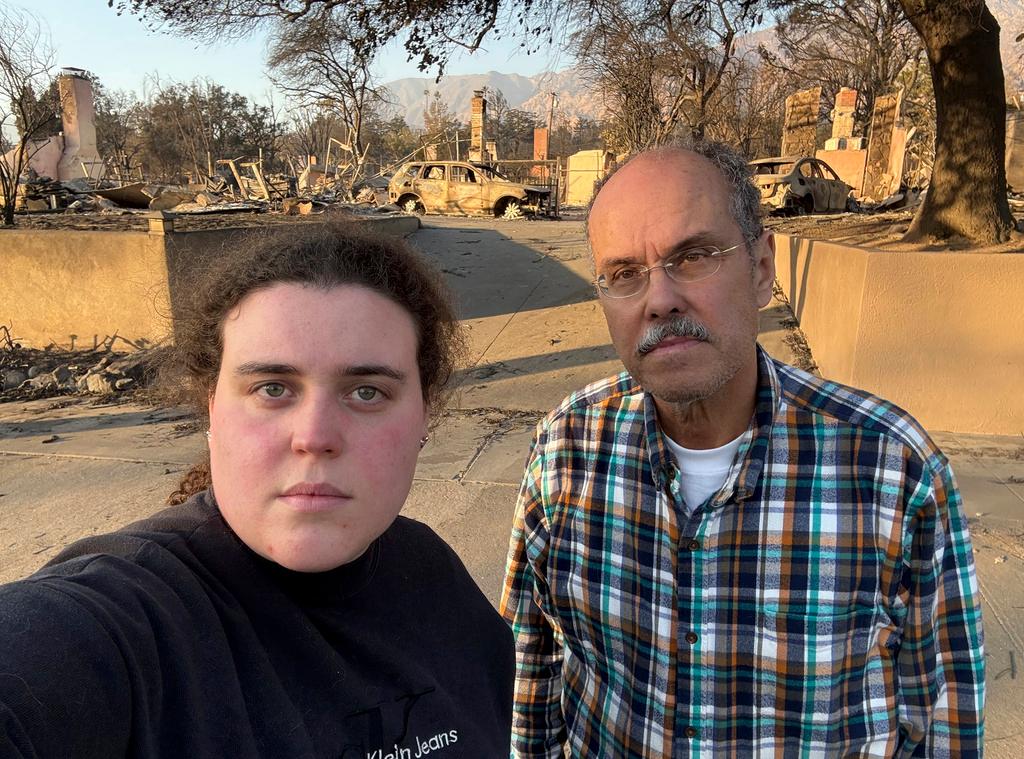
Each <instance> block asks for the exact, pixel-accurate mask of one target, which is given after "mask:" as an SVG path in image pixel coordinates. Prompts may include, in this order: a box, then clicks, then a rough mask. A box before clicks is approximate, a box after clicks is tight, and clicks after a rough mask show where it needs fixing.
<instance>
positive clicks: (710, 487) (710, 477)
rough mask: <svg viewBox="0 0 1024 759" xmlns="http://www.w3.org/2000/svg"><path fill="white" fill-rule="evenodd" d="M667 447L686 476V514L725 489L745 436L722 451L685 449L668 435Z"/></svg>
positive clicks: (731, 441)
mask: <svg viewBox="0 0 1024 759" xmlns="http://www.w3.org/2000/svg"><path fill="white" fill-rule="evenodd" d="M664 438H665V445H667V446H668V449H669V451H671V452H672V458H674V459H675V460H676V466H678V467H679V472H680V473H681V475H682V478H681V479H682V486H683V503H684V504H685V505H686V513H687V514H692V513H693V510H694V509H696V508H697V507H698V506H700V505H701V504H703V503H704V501H706V500H707V499H708V498H709V497H710V496H712V495H714V494H715V493H717V492H718V491H719V490H721V488H722V485H724V484H725V478H726V477H728V476H729V469H730V468H731V467H732V462H733V459H734V458H736V451H737V450H739V447H740V440H741V439H742V438H743V435H742V434H741V435H740V436H739V437H737V438H736V439H735V440H730V441H729V442H728V443H726V444H725V445H723V446H721V447H719V448H706V449H703V450H701V449H695V448H683V446H681V445H679V443H677V442H676V441H675V440H673V439H672V438H670V437H669V436H668V435H664Z"/></svg>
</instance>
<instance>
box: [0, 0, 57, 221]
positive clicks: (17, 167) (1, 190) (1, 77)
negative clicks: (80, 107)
mask: <svg viewBox="0 0 1024 759" xmlns="http://www.w3.org/2000/svg"><path fill="white" fill-rule="evenodd" d="M52 72H53V53H52V51H51V50H50V47H49V43H48V41H47V40H46V39H45V37H44V35H43V33H42V30H41V29H40V27H39V24H38V23H37V22H36V20H35V19H34V18H32V17H31V16H29V15H28V14H27V13H24V12H23V11H18V10H15V9H11V8H7V7H5V6H2V5H0V195H2V196H3V201H2V206H0V210H2V213H3V223H4V224H6V225H8V226H13V225H14V208H15V203H16V202H17V197H18V180H19V178H20V177H21V175H22V173H23V172H24V171H25V170H26V169H28V162H29V159H30V158H31V157H32V155H33V154H34V153H35V151H36V150H38V147H39V145H38V144H37V140H39V139H40V138H43V137H46V136H49V135H48V134H46V129H47V126H48V125H49V124H51V123H52V122H53V119H54V104H53V103H52V102H51V101H50V98H47V97H45V96H43V94H44V93H47V92H49V91H50V89H51V84H52V82H51V80H52ZM36 93H40V96H37V95H36Z"/></svg>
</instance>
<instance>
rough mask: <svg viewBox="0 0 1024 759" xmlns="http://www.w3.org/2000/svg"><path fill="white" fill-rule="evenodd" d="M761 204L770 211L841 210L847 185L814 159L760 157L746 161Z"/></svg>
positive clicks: (847, 189)
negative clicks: (758, 192) (748, 163)
mask: <svg viewBox="0 0 1024 759" xmlns="http://www.w3.org/2000/svg"><path fill="white" fill-rule="evenodd" d="M750 167H751V169H753V172H754V184H756V185H757V186H758V188H759V189H760V190H761V205H762V206H764V207H765V208H766V209H768V210H770V211H782V212H786V213H814V212H819V213H822V212H827V211H845V210H846V209H847V202H848V201H847V198H849V196H850V190H851V189H852V188H851V187H850V185H848V184H846V182H844V181H843V180H841V179H840V178H839V175H837V174H836V173H835V171H833V170H832V167H831V166H829V165H828V164H827V163H825V162H824V161H819V160H818V159H817V158H760V159H758V160H756V161H751V162H750Z"/></svg>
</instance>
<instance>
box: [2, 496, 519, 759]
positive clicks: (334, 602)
mask: <svg viewBox="0 0 1024 759" xmlns="http://www.w3.org/2000/svg"><path fill="white" fill-rule="evenodd" d="M512 677H513V643H512V635H511V633H510V631H509V630H508V628H507V627H506V625H505V623H504V622H503V621H502V619H501V618H500V617H499V616H498V614H497V613H496V612H495V611H494V609H493V608H492V607H491V605H490V604H489V603H488V602H487V600H486V598H484V596H483V594H482V593H481V592H480V590H479V589H478V588H477V587H476V585H475V584H474V582H473V580H472V579H471V578H470V576H469V574H468V573H467V572H466V569H465V567H464V566H463V565H462V562H460V561H459V559H458V557H457V556H456V555H455V553H454V552H453V551H452V550H451V549H450V548H449V547H448V546H447V545H446V544H445V543H444V542H443V541H442V540H441V539H440V538H439V537H438V536H437V535H435V534H434V532H433V531H431V530H430V529H429V528H428V527H426V526H424V525H422V524H419V523H418V522H414V521H412V520H409V519H405V518H403V517H399V518H398V520H397V521H396V522H395V523H394V524H393V525H392V526H391V527H390V528H389V529H388V530H387V531H386V532H385V533H384V534H383V535H382V536H381V537H380V538H379V539H378V540H377V541H376V542H375V543H374V544H373V545H372V546H371V547H370V549H369V550H367V552H366V553H365V554H364V555H363V556H362V557H360V558H359V559H357V560H356V561H354V562H352V563H351V564H347V565H345V566H343V567H339V568H338V569H335V570H332V571H330V572H324V573H318V574H303V573H299V572H292V571H290V570H287V569H284V568H283V567H281V566H279V565H277V564H274V563H273V562H270V561H267V560H265V559H263V558H261V557H259V556H258V555H256V554H255V553H253V552H252V551H251V550H250V549H249V548H247V547H246V546H245V545H244V544H243V543H242V542H241V541H240V540H239V539H238V538H237V536H236V535H235V534H234V533H233V532H232V531H231V529H230V528H229V527H228V526H227V524H226V523H225V522H224V520H223V519H222V518H221V516H220V513H219V511H218V510H217V507H216V504H215V503H214V502H213V499H212V497H210V496H209V494H207V493H204V494H201V495H199V496H196V497H195V498H193V499H192V500H190V501H189V502H188V503H186V504H183V505H182V506H178V507H174V508H171V509H168V510H167V511H164V512H162V513H160V514H158V515H156V516H155V517H153V518H152V519H149V520H145V521H142V522H138V523H136V524H134V525H131V526H129V527H127V528H125V529H123V530H121V531H119V532H116V533H112V534H110V535H103V536H100V537H95V538H88V539H86V540H82V541H80V542H78V543H75V544H74V545H72V546H71V547H70V548H68V549H67V550H65V551H64V552H63V553H62V554H61V555H60V556H58V557H57V558H56V559H55V560H54V561H53V562H51V563H50V564H49V565H47V566H46V567H44V568H43V569H42V570H41V571H39V572H37V573H36V574H34V575H33V576H31V577H29V578H28V579H26V580H22V581H20V582H15V583H11V584H9V585H5V586H0V757H3V759H7V757H21V756H39V757H74V758H75V759H85V758H88V757H102V758H103V759H113V758H114V757H122V756H130V757H157V756H159V757H182V758H184V757H188V758H189V759H195V758H198V757H218V759H219V758H222V757H272V758H273V759H298V758H299V757H329V758H330V759H356V758H357V757H358V759H422V757H425V756H429V757H430V759H455V758H456V757H467V758H472V759H477V758H479V759H491V758H492V757H502V758H504V757H507V756H508V747H509V734H510V725H511V718H512V717H511V709H512Z"/></svg>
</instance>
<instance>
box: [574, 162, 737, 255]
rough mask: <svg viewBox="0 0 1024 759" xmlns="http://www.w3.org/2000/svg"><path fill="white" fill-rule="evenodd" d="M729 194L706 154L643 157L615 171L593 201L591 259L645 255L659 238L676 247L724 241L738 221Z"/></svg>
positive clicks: (589, 221)
mask: <svg viewBox="0 0 1024 759" xmlns="http://www.w3.org/2000/svg"><path fill="white" fill-rule="evenodd" d="M663 152H664V153H665V154H664V155H663V156H662V153H663ZM728 198H729V193H728V187H727V185H726V182H725V178H724V177H723V176H722V174H721V172H720V171H719V170H718V168H717V167H716V166H715V165H714V164H713V163H711V162H710V161H708V160H707V159H706V158H704V157H703V156H700V155H697V154H695V153H690V152H688V151H679V150H675V151H671V152H670V151H659V152H657V153H649V154H644V155H643V156H639V157H638V158H636V159H634V160H633V161H631V162H630V163H628V164H626V165H625V166H623V167H622V168H621V169H619V171H617V172H616V173H615V174H614V175H612V177H611V178H610V179H609V180H608V182H607V184H605V185H604V186H603V187H602V188H601V190H600V192H599V193H598V196H597V198H596V199H595V200H594V205H593V207H592V209H591V212H590V216H589V219H588V224H587V232H588V243H589V244H590V249H591V254H592V257H594V258H595V259H597V258H600V259H602V260H603V259H605V258H607V257H608V256H610V255H614V256H616V257H618V256H625V257H630V256H631V255H643V253H644V250H643V249H644V248H646V247H648V246H649V245H651V244H652V243H654V242H655V241H657V243H658V247H665V248H672V249H674V248H676V247H678V246H680V245H686V244H691V243H692V244H694V245H700V244H709V243H716V244H720V243H721V242H722V240H719V239H718V238H720V237H722V236H723V235H724V234H731V232H732V227H733V225H734V223H735V222H733V220H732V219H731V217H730V216H729V215H728V212H727V209H728V206H729V203H728ZM723 211H726V213H724V214H723ZM610 245H611V246H613V247H614V248H615V250H614V251H611V250H609V249H608V248H609V246H610ZM634 248H635V249H636V250H632V249H634ZM664 252H667V251H664Z"/></svg>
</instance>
